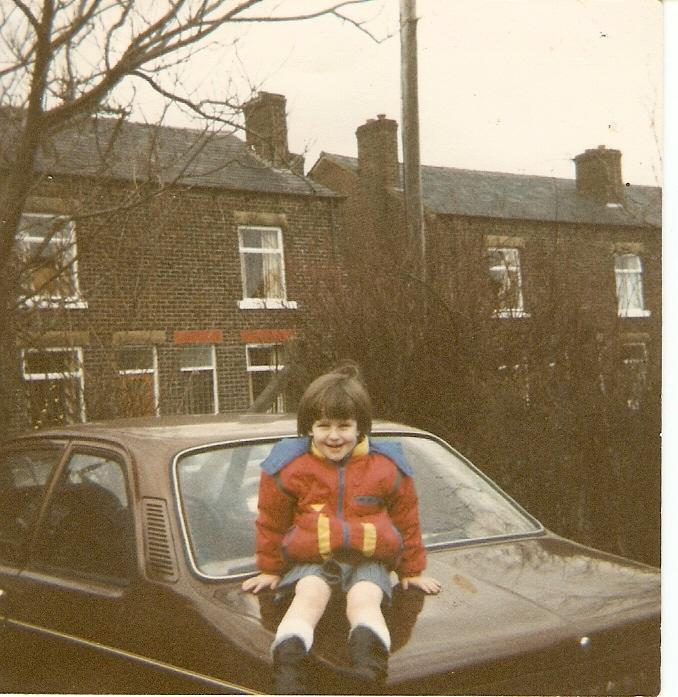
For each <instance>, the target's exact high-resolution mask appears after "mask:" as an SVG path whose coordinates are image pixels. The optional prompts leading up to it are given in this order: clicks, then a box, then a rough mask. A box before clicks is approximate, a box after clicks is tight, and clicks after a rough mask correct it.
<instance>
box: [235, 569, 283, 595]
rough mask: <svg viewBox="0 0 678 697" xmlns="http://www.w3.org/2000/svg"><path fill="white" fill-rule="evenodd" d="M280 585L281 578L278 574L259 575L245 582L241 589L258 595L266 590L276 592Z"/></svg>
mask: <svg viewBox="0 0 678 697" xmlns="http://www.w3.org/2000/svg"><path fill="white" fill-rule="evenodd" d="M279 583H280V576H278V575H276V574H258V575H257V576H253V577H252V578H248V579H246V580H245V581H243V584H242V586H241V588H242V589H243V590H244V591H248V592H252V593H258V592H259V591H261V590H264V589H265V588H270V589H271V590H275V589H276V587H277V585H278V584H279Z"/></svg>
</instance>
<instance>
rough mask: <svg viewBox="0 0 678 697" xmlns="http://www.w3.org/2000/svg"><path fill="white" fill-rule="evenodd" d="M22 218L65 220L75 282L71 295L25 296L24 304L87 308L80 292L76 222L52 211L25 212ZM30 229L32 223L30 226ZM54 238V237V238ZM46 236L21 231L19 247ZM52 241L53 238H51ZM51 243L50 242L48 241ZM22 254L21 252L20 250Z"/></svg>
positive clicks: (28, 305)
mask: <svg viewBox="0 0 678 697" xmlns="http://www.w3.org/2000/svg"><path fill="white" fill-rule="evenodd" d="M21 218H22V220H24V219H28V218H40V219H43V220H49V221H59V220H63V221H64V225H63V229H64V230H65V235H64V236H63V237H64V240H66V241H67V244H68V253H67V256H68V257H69V258H70V261H69V266H70V274H71V278H72V283H73V290H74V292H73V295H69V296H65V297H64V296H60V295H39V294H36V295H33V296H29V297H25V298H23V299H22V303H23V305H25V306H26V307H40V308H54V307H62V306H65V307H68V308H71V309H86V308H87V302H86V301H85V300H83V299H82V295H81V293H80V280H79V274H78V253H77V249H78V248H77V240H76V234H75V223H74V222H73V221H72V220H68V219H67V218H64V217H63V216H60V215H54V214H50V213H23V214H22V215H21ZM28 227H29V230H30V225H29V226H28ZM58 234H59V233H57V232H55V236H57V235H58ZM52 239H54V237H53V238H52ZM44 240H45V236H44V235H31V234H30V232H29V233H24V232H19V234H18V238H17V241H18V245H19V249H21V247H22V246H23V245H22V243H23V242H36V243H41V242H44ZM50 242H51V240H50ZM48 244H49V243H48ZM20 255H21V252H20Z"/></svg>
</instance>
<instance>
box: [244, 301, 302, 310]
mask: <svg viewBox="0 0 678 697" xmlns="http://www.w3.org/2000/svg"><path fill="white" fill-rule="evenodd" d="M238 307H239V308H240V309H241V310H296V309H297V302H296V301H295V300H283V299H281V298H244V299H243V300H239V301H238Z"/></svg>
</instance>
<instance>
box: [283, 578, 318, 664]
mask: <svg viewBox="0 0 678 697" xmlns="http://www.w3.org/2000/svg"><path fill="white" fill-rule="evenodd" d="M331 594H332V589H331V588H330V586H329V584H328V583H327V582H326V581H325V580H323V579H322V578H320V576H304V577H303V578H300V579H299V580H298V581H297V584H296V586H295V589H294V600H292V603H291V604H290V606H289V608H288V609H287V612H286V613H285V616H284V617H283V618H282V620H281V621H280V624H279V625H278V630H277V632H276V636H275V641H274V642H273V645H274V647H275V645H276V644H278V643H280V642H281V641H282V640H283V639H285V638H287V637H290V636H298V637H300V638H301V639H302V641H303V642H304V646H305V647H306V650H307V651H308V650H309V649H310V648H311V645H312V644H313V632H314V630H315V627H316V625H317V624H318V622H319V621H320V618H321V617H322V615H323V613H324V612H325V608H326V607H327V603H328V602H329V599H330V596H331Z"/></svg>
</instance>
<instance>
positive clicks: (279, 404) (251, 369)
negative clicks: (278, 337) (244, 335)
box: [245, 341, 285, 413]
mask: <svg viewBox="0 0 678 697" xmlns="http://www.w3.org/2000/svg"><path fill="white" fill-rule="evenodd" d="M274 347H277V348H278V350H279V351H280V352H282V351H284V348H285V345H284V344H282V343H280V342H274V341H273V342H268V343H263V344H246V345H245V360H246V362H247V383H248V389H249V393H250V404H254V389H253V385H252V379H251V376H252V373H271V374H275V373H277V372H279V371H280V370H282V369H283V368H284V367H285V364H284V363H281V364H280V365H277V366H276V365H271V364H268V365H252V363H251V361H250V349H266V348H268V349H272V348H274ZM276 410H277V411H276V413H282V412H284V410H285V397H284V395H283V394H282V393H281V394H279V395H278V397H277V400H276Z"/></svg>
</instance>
